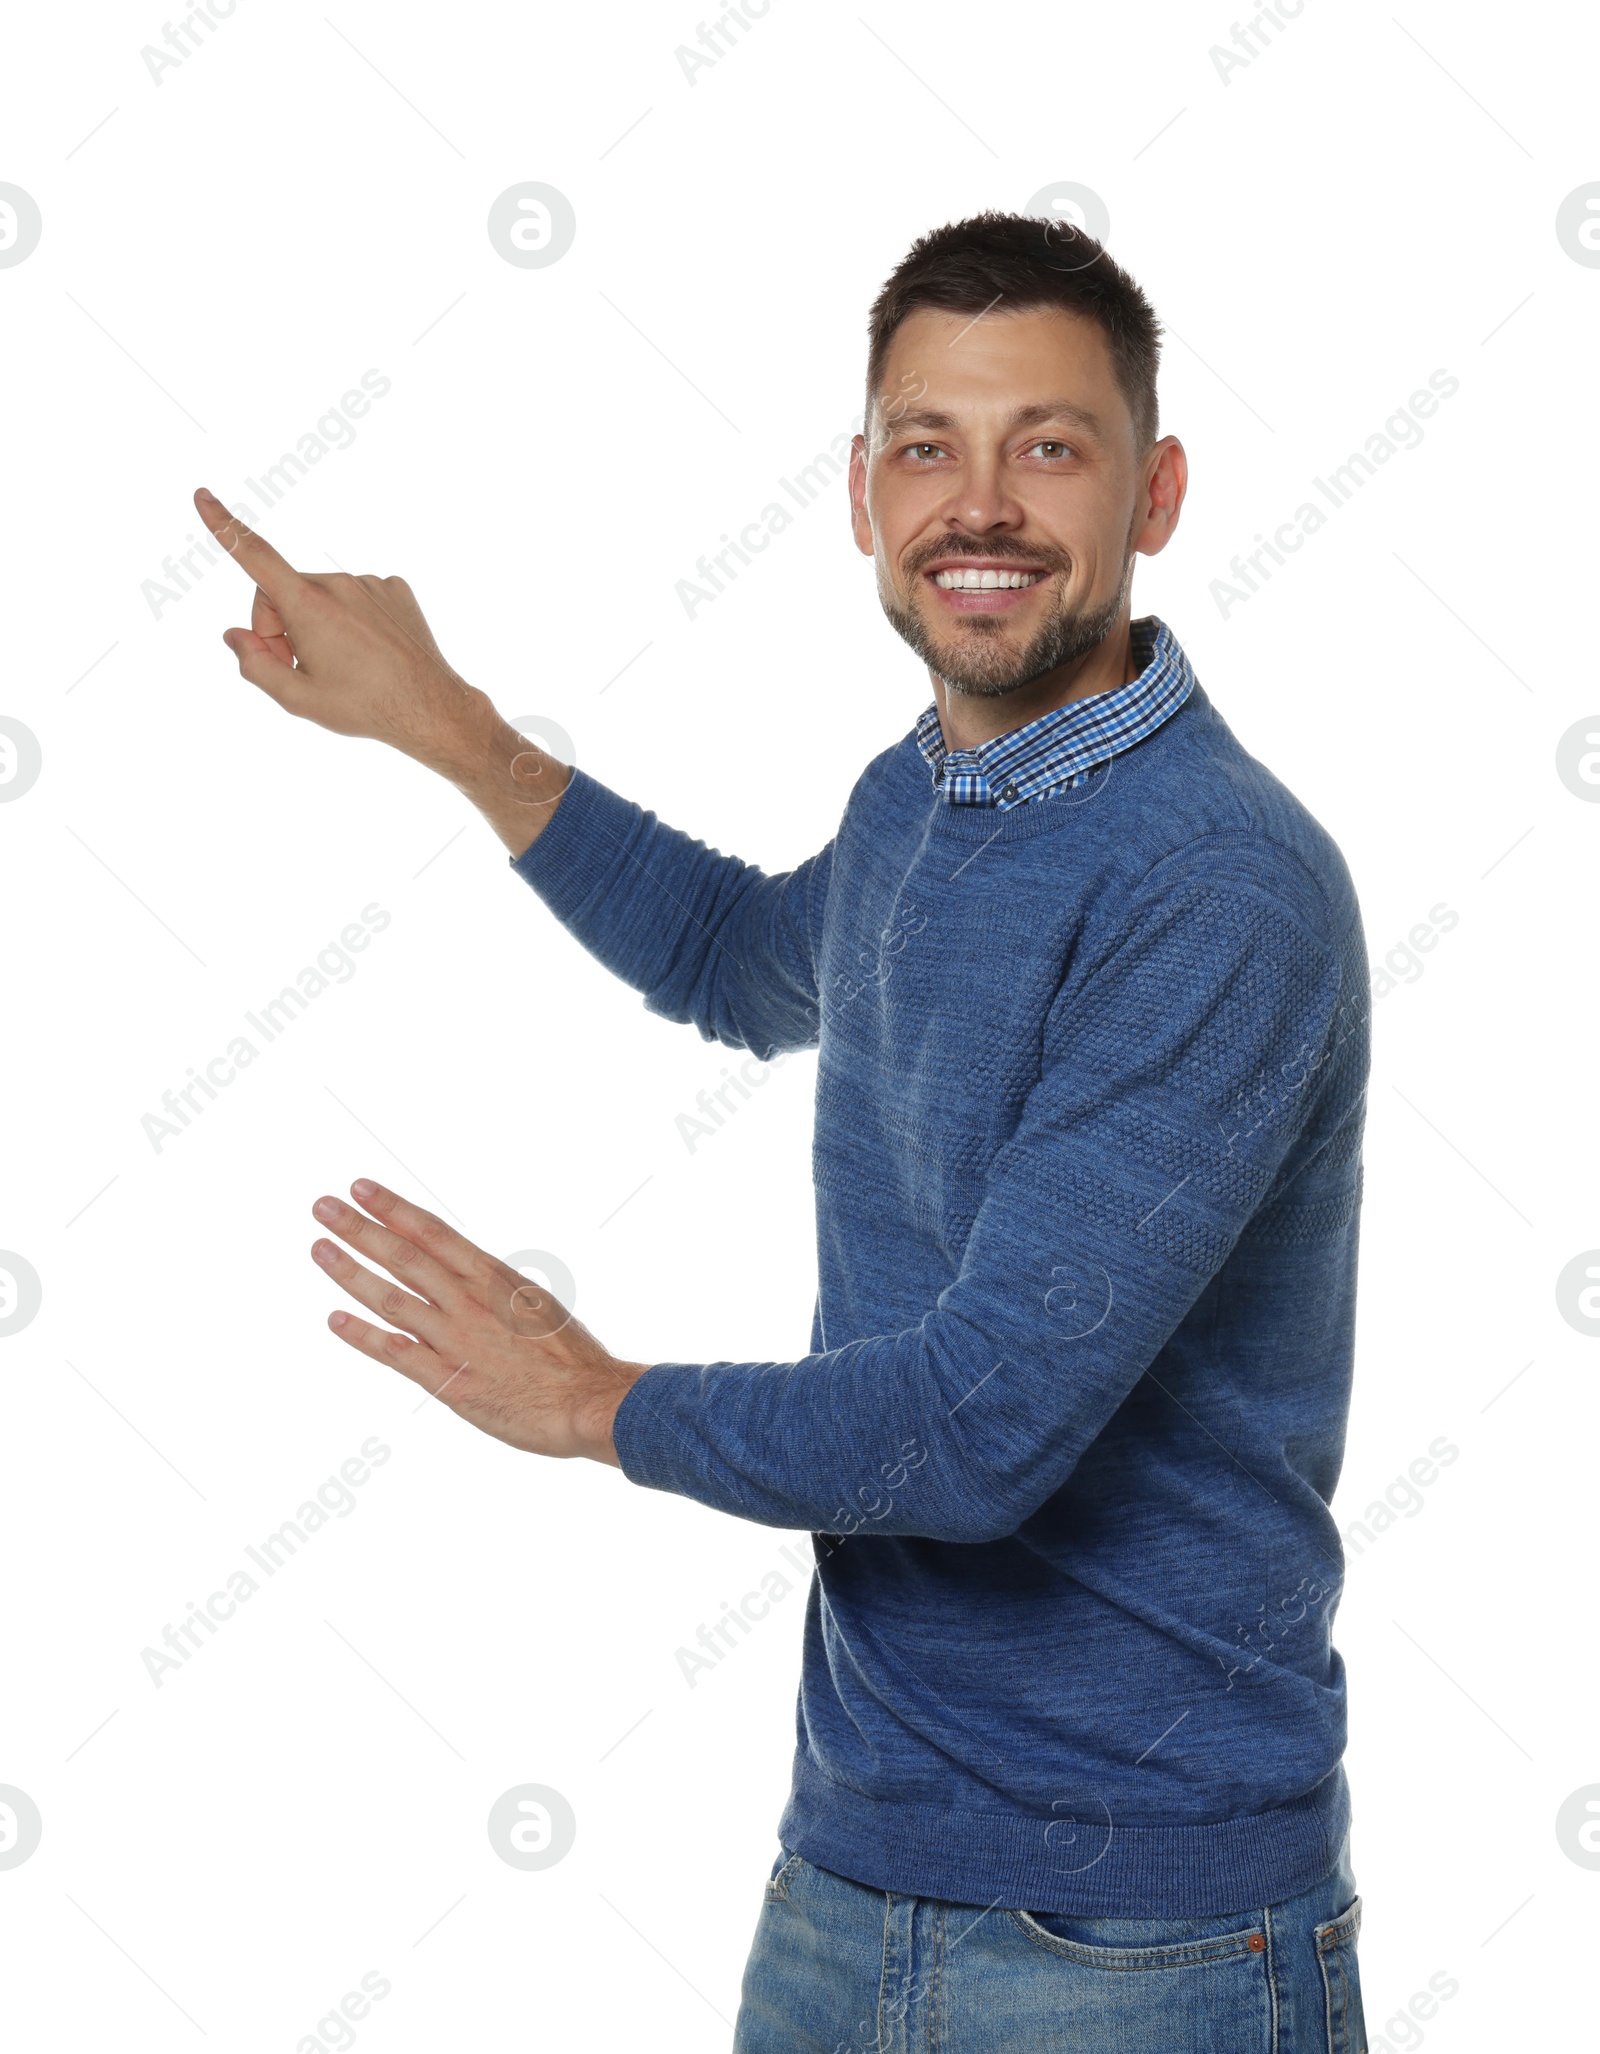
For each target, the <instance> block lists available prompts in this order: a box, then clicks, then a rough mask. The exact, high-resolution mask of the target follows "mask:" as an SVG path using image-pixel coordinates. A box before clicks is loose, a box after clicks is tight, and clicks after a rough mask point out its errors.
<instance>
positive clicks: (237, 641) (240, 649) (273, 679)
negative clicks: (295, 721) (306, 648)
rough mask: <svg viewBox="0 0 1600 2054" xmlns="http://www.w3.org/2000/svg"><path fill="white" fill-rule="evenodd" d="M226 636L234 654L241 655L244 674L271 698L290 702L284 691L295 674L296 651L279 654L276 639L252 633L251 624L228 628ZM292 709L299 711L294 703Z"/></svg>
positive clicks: (238, 657) (240, 661) (228, 645)
mask: <svg viewBox="0 0 1600 2054" xmlns="http://www.w3.org/2000/svg"><path fill="white" fill-rule="evenodd" d="M222 639H223V642H224V643H225V644H226V646H227V648H228V650H229V652H230V654H231V655H233V656H234V657H236V658H237V659H238V664H239V675H240V677H242V678H247V679H248V680H249V682H250V683H251V684H252V685H258V686H259V687H260V689H261V690H262V691H263V692H265V693H266V695H267V697H268V698H269V699H275V700H276V701H277V702H278V704H279V705H280V706H287V705H288V702H287V701H286V700H285V698H284V691H285V688H286V687H287V685H288V684H289V681H290V680H291V679H292V678H293V677H294V674H295V671H294V657H293V655H292V654H291V655H288V656H281V655H278V654H276V653H275V650H276V647H277V645H276V644H275V643H271V642H268V641H266V640H265V639H264V638H263V637H262V636H260V635H257V634H254V633H252V631H251V630H250V629H249V628H228V629H226V630H225V631H224V633H223V637H222ZM288 710H289V711H290V712H293V711H295V709H294V708H293V707H289V708H288Z"/></svg>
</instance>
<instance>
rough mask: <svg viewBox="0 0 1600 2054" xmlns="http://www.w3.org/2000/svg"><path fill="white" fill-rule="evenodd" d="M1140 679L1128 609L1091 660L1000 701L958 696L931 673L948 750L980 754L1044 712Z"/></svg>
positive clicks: (1091, 652)
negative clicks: (987, 743) (964, 750)
mask: <svg viewBox="0 0 1600 2054" xmlns="http://www.w3.org/2000/svg"><path fill="white" fill-rule="evenodd" d="M1138 675H1139V665H1138V664H1137V662H1136V661H1135V660H1134V655H1133V633H1132V609H1131V606H1129V605H1124V607H1123V609H1122V612H1121V613H1120V614H1119V615H1118V616H1117V620H1116V623H1115V625H1114V626H1113V627H1112V629H1111V631H1110V633H1109V634H1107V635H1106V637H1105V639H1104V640H1103V641H1101V642H1099V643H1097V644H1096V646H1095V647H1094V648H1093V649H1091V650H1089V651H1088V653H1087V654H1086V655H1083V656H1079V657H1075V658H1074V659H1073V661H1072V662H1071V663H1063V664H1059V665H1058V666H1057V667H1056V669H1054V670H1051V671H1046V672H1045V674H1044V676H1043V677H1038V678H1034V679H1033V680H1032V682H1031V683H1029V684H1026V685H1019V686H1018V687H1017V689H1016V690H1015V691H1014V692H1005V693H1002V694H1001V695H1000V696H999V697H998V698H986V697H973V696H971V695H970V694H968V693H964V692H954V691H952V690H951V689H950V687H949V686H948V685H947V684H946V683H945V681H944V679H943V678H941V677H939V676H937V675H936V674H935V673H934V672H933V671H929V673H928V676H929V679H930V680H931V682H932V684H933V699H934V704H935V705H936V706H937V707H938V709H939V726H940V729H941V730H942V732H943V734H944V745H945V747H946V748H947V749H976V748H979V747H981V745H982V744H983V743H985V742H993V741H995V740H997V739H998V738H999V737H1000V736H1001V735H1009V734H1013V733H1014V732H1015V731H1016V730H1017V729H1018V728H1019V727H1026V726H1027V724H1028V722H1029V721H1030V720H1037V719H1038V718H1039V716H1040V714H1042V713H1051V712H1054V710H1055V709H1056V707H1058V706H1066V705H1069V704H1070V703H1071V702H1072V701H1073V700H1074V699H1091V698H1093V697H1094V695H1095V693H1096V692H1114V691H1115V690H1116V689H1117V688H1118V686H1120V685H1129V684H1132V682H1133V680H1134V679H1135V678H1136V677H1137V676H1138Z"/></svg>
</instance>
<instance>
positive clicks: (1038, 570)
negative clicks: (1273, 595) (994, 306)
mask: <svg viewBox="0 0 1600 2054" xmlns="http://www.w3.org/2000/svg"><path fill="white" fill-rule="evenodd" d="M869 427H870V430H871V438H870V442H867V441H865V440H864V439H863V438H862V437H860V436H858V437H857V438H856V450H855V453H854V455H853V456H852V461H851V468H850V486H851V500H852V506H853V518H854V526H855V535H856V541H857V544H858V546H859V547H860V548H861V549H862V551H863V552H864V553H866V554H868V555H871V556H872V557H874V559H875V561H876V567H877V577H878V596H879V598H880V600H881V601H882V604H883V610H884V612H885V613H886V614H887V615H888V617H889V620H890V623H891V624H892V626H893V627H894V628H895V630H896V631H897V633H899V634H900V635H901V636H903V637H904V639H905V640H906V641H907V642H908V643H909V644H910V645H911V647H912V648H913V649H914V650H915V651H916V652H917V654H918V655H919V656H920V657H921V658H922V660H923V661H924V662H925V663H926V664H927V665H928V667H929V669H930V670H931V671H933V672H934V674H935V675H936V676H937V677H940V678H942V679H943V680H944V682H945V684H946V685H947V686H948V687H949V688H950V689H951V690H952V691H955V692H960V693H965V694H968V695H971V696H973V697H982V698H994V697H1000V696H1002V695H1004V694H1006V693H1008V692H1014V691H1016V690H1018V689H1019V688H1020V687H1022V686H1024V685H1028V684H1031V683H1033V681H1034V680H1035V679H1037V678H1041V677H1044V676H1045V675H1046V674H1047V673H1049V672H1051V671H1054V670H1056V669H1057V668H1058V667H1060V666H1061V665H1063V664H1066V663H1070V662H1072V661H1074V660H1075V659H1077V658H1078V657H1081V656H1084V655H1086V654H1087V653H1088V652H1089V651H1090V650H1092V649H1094V648H1096V647H1098V645H1099V644H1100V643H1101V642H1102V641H1103V640H1104V638H1105V637H1106V635H1107V634H1108V633H1109V631H1110V630H1111V628H1112V627H1113V626H1114V625H1115V624H1116V622H1117V620H1118V618H1119V617H1120V615H1121V614H1122V612H1123V609H1124V606H1125V604H1126V602H1127V595H1128V582H1129V578H1130V576H1131V573H1132V569H1133V558H1134V555H1135V553H1137V552H1140V551H1143V552H1146V553H1149V552H1152V551H1153V550H1155V549H1159V548H1161V547H1162V546H1163V544H1164V543H1165V541H1166V538H1167V535H1168V534H1169V533H1170V532H1171V528H1172V525H1173V523H1174V522H1175V521H1176V518H1177V504H1178V502H1179V501H1181V498H1182V489H1183V488H1182V476H1181V472H1182V461H1183V459H1182V450H1181V448H1180V447H1179V445H1178V444H1176V443H1175V442H1174V441H1173V440H1172V438H1170V437H1168V438H1166V439H1165V441H1163V442H1159V443H1157V444H1156V445H1155V446H1154V447H1153V449H1151V450H1149V451H1141V450H1139V449H1138V448H1137V446H1136V441H1135V435H1134V428H1133V421H1132V418H1131V416H1130V414H1129V412H1128V404H1127V401H1126V400H1125V399H1124V398H1123V396H1122V393H1121V391H1120V389H1119V387H1118V385H1117V382H1116V378H1115V376H1114V375H1113V372H1112V368H1111V357H1110V352H1109V350H1108V348H1107V346H1106V342H1105V338H1104V336H1103V335H1102V333H1101V331H1100V329H1099V327H1098V326H1097V325H1096V324H1095V323H1094V322H1093V321H1090V320H1088V319H1087V318H1085V317H1084V316H1082V315H1078V314H1069V313H1066V312H1064V311H1062V310H1060V309H1057V308H1044V309H1037V310H1034V311H1031V312H1022V313H1002V312H995V313H990V314H985V315H982V316H981V317H979V318H977V319H974V318H973V316H972V315H970V314H965V313H946V312H944V311H943V310H941V309H938V308H932V307H921V308H918V309H917V311H916V312H915V313H912V314H910V315H908V316H907V318H906V319H905V320H904V321H903V322H902V323H901V325H900V327H899V328H898V329H897V330H896V331H895V335H894V338H893V341H892V343H891V345H890V349H889V354H888V360H887V362H886V364H885V367H884V376H883V380H882V388H881V392H880V394H879V396H878V399H877V402H876V404H875V405H874V408H873V412H872V418H871V421H870V423H869ZM1152 480H1154V489H1152ZM1174 487H1175V490H1174V489H1173V488H1174ZM1164 500H1165V501H1169V502H1170V504H1167V505H1166V506H1165V508H1164V509H1163V508H1162V506H1161V502H1162V501H1164Z"/></svg>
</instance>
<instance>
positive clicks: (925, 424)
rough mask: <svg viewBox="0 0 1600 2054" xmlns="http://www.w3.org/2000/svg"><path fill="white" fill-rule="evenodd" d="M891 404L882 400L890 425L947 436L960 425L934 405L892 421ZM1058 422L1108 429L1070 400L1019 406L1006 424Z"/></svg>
mask: <svg viewBox="0 0 1600 2054" xmlns="http://www.w3.org/2000/svg"><path fill="white" fill-rule="evenodd" d="M891 404H892V402H889V401H880V405H881V406H882V407H883V411H884V415H885V418H886V421H887V425H888V426H889V427H891V428H927V429H930V430H932V431H933V432H934V433H935V434H940V435H945V434H949V433H950V431H951V430H952V429H954V428H956V427H958V426H959V423H958V422H957V421H956V419H955V417H954V416H953V415H951V414H941V413H938V412H936V411H935V410H934V409H933V408H931V407H912V408H911V409H910V410H909V411H908V412H906V413H903V414H896V415H894V417H893V419H892V420H889V419H888V415H889V410H890V406H891ZM1054 421H1060V422H1063V423H1068V424H1070V425H1071V426H1073V427H1076V428H1083V429H1085V430H1087V432H1088V433H1089V434H1091V435H1095V436H1100V437H1102V438H1103V437H1104V433H1105V430H1104V429H1103V427H1102V426H1101V422H1100V417H1099V415H1098V414H1096V413H1094V412H1092V411H1091V410H1090V409H1089V408H1088V407H1083V406H1079V405H1078V404H1077V403H1076V401H1074V400H1070V399H1051V400H1039V401H1036V402H1035V403H1034V404H1033V405H1032V406H1019V407H1015V408H1013V410H1012V412H1011V413H1010V414H1009V415H1008V416H1007V419H1006V427H1007V428H1008V429H1016V428H1042V427H1044V426H1046V425H1047V424H1048V423H1050V422H1054Z"/></svg>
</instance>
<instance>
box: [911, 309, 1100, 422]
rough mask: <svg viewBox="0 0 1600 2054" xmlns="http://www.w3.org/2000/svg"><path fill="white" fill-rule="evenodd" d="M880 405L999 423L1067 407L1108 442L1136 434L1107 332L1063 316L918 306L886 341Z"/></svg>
mask: <svg viewBox="0 0 1600 2054" xmlns="http://www.w3.org/2000/svg"><path fill="white" fill-rule="evenodd" d="M876 397H877V401H878V405H879V407H880V409H882V408H885V407H888V408H891V409H892V410H893V411H894V412H895V414H896V415H897V416H902V417H903V416H904V414H905V412H906V410H907V409H908V408H915V409H917V410H929V409H931V410H936V411H938V412H942V413H948V414H951V415H952V416H957V415H960V416H966V417H972V418H977V417H980V416H991V415H993V416H1000V415H1009V414H1011V413H1013V412H1015V411H1016V410H1017V409H1018V408H1020V407H1029V408H1033V407H1047V406H1050V405H1052V404H1054V403H1055V402H1057V401H1068V402H1071V403H1073V404H1074V405H1075V406H1077V407H1079V408H1081V409H1083V410H1085V411H1086V412H1088V413H1091V414H1092V415H1094V416H1095V418H1096V419H1097V420H1098V421H1099V422H1101V423H1102V424H1104V426H1105V428H1106V430H1107V432H1108V433H1110V434H1115V433H1117V432H1119V431H1121V432H1124V433H1131V429H1132V422H1131V417H1130V416H1129V413H1128V404H1127V401H1126V400H1125V399H1124V398H1123V396H1122V392H1121V389H1120V387H1119V386H1118V384H1117V380H1116V375H1115V373H1114V372H1113V370H1112V367H1111V351H1110V347H1109V345H1108V344H1107V342H1106V338H1105V333H1104V331H1103V330H1102V329H1101V327H1100V325H1099V323H1098V322H1096V321H1092V320H1090V319H1089V317H1088V316H1087V315H1085V314H1074V313H1069V312H1068V311H1067V310H1066V309H1065V308H1062V307H1034V308H1028V309H1026V310H1024V311H1021V312H1013V313H1008V312H1007V311H1005V309H1004V307H1003V306H1000V307H995V308H993V309H992V310H990V311H988V312H985V313H982V314H977V315H974V314H969V313H964V312H963V313H952V312H949V311H947V310H946V309H945V308H943V307H918V308H916V309H915V310H914V311H913V312H912V313H910V314H908V315H907V316H906V318H905V320H904V321H902V322H901V324H900V326H899V327H898V328H897V329H896V330H895V332H894V334H893V336H892V337H891V338H890V342H889V348H888V352H887V354H886V356H885V358H884V364H883V374H882V376H881V377H880V379H879V381H878V392H877V395H876Z"/></svg>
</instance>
